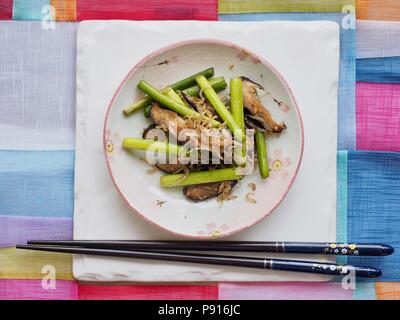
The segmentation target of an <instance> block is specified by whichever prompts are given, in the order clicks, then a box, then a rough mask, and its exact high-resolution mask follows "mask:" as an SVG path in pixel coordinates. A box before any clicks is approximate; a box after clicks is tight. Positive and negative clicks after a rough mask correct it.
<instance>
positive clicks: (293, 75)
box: [73, 21, 339, 282]
mask: <svg viewBox="0 0 400 320" xmlns="http://www.w3.org/2000/svg"><path fill="white" fill-rule="evenodd" d="M210 37H212V38H214V39H221V40H227V41H232V42H235V43H237V44H239V45H241V46H243V47H245V48H248V49H249V50H251V51H253V52H255V53H256V54H258V55H260V56H262V57H264V58H265V59H267V60H268V61H270V62H271V63H272V64H273V65H274V66H275V67H276V68H277V69H278V70H279V71H280V72H281V73H282V74H283V76H284V78H285V79H286V80H287V82H288V84H289V86H290V87H291V88H292V90H293V93H294V96H295V97H296V99H297V102H298V105H299V108H300V112H301V114H302V117H303V123H304V128H305V149H304V154H303V161H302V165H301V169H300V171H299V174H298V177H297V178H296V181H295V182H294V184H293V186H292V189H291V190H290V191H289V194H288V195H287V197H286V199H285V200H284V202H283V203H282V204H281V205H280V206H279V207H278V208H277V209H276V210H275V213H274V214H272V215H270V216H268V217H267V219H265V220H264V221H262V222H261V223H259V224H258V225H256V226H254V227H252V228H250V229H249V230H246V231H245V232H243V233H241V234H239V235H237V236H233V237H230V238H228V239H231V240H265V241H268V240H278V241H279V240H280V241H282V240H285V241H334V240H335V232H336V138H337V123H336V121H337V120H336V119H337V115H336V113H337V83H338V73H339V26H338V25H337V24H335V23H333V22H321V21H319V22H243V23H242V22H192V21H191V22H188V21H180V22H172V21H167V22H165V21H164V22H156V21H151V22H147V21H141V22H126V21H90V22H83V23H81V24H80V26H79V32H78V55H77V116H76V117H77V128H76V129H77V133H76V135H77V137H76V158H75V159H76V160H75V161H76V166H75V170H76V171H75V224H74V238H75V239H173V237H172V236H171V235H170V234H168V233H164V232H162V231H160V230H159V229H158V228H155V227H153V226H151V225H149V224H148V223H147V222H145V221H143V220H142V219H141V218H139V217H138V216H137V215H136V214H135V213H133V212H131V211H130V209H128V208H127V206H126V205H125V204H124V202H123V200H122V199H121V198H120V197H119V195H118V194H117V192H116V191H115V189H114V187H113V185H112V182H111V178H110V177H109V174H108V172H107V169H106V165H105V160H104V155H103V145H102V130H103V123H104V116H105V112H106V109H107V106H108V104H109V102H110V100H111V98H112V96H113V94H114V92H115V90H116V89H117V87H118V85H119V83H120V82H121V81H122V79H123V78H124V76H125V75H126V73H127V72H128V71H129V70H130V69H131V68H132V66H133V65H135V64H136V63H137V62H138V61H139V60H140V59H141V58H143V56H145V55H147V54H149V53H150V52H152V51H154V50H156V49H159V48H161V47H163V46H165V45H169V44H172V43H174V42H178V41H182V40H190V39H199V38H210ZM268 256H272V255H268ZM279 257H282V255H279ZM301 258H302V259H305V258H306V259H310V257H305V256H303V257H301ZM314 258H315V257H314ZM317 258H318V260H321V261H332V260H331V259H328V258H327V257H317ZM73 271H74V275H75V277H76V278H77V279H79V280H88V281H153V282H161V281H168V282H172V281H324V280H329V279H330V277H326V276H319V275H311V274H300V273H288V272H277V271H263V270H253V269H245V268H237V267H224V266H205V265H196V264H184V263H169V262H157V261H146V260H129V259H117V258H104V257H103V258H101V257H93V256H79V255H77V256H75V257H74V265H73Z"/></svg>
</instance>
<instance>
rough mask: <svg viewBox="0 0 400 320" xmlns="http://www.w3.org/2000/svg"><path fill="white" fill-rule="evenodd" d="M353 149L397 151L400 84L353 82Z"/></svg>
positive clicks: (399, 134)
mask: <svg viewBox="0 0 400 320" xmlns="http://www.w3.org/2000/svg"><path fill="white" fill-rule="evenodd" d="M356 115H357V149H359V150H379V151H400V85H399V84H380V83H362V82H360V83H357V110H356Z"/></svg>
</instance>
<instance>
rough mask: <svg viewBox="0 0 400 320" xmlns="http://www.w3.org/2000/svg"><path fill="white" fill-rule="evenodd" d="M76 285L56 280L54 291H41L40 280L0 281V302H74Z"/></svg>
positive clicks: (76, 295) (76, 293)
mask: <svg viewBox="0 0 400 320" xmlns="http://www.w3.org/2000/svg"><path fill="white" fill-rule="evenodd" d="M77 297H78V291H77V283H76V282H74V281H62V280H57V282H56V283H55V289H43V288H42V280H9V279H6V280H0V300H16V299H18V300H76V299H77Z"/></svg>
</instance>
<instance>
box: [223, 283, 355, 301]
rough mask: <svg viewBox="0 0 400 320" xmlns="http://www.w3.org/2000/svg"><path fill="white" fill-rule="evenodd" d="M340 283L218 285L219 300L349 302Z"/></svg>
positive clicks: (349, 291) (350, 297)
mask: <svg viewBox="0 0 400 320" xmlns="http://www.w3.org/2000/svg"><path fill="white" fill-rule="evenodd" d="M352 296H353V292H352V290H344V289H343V288H342V285H341V283H333V282H331V283H305V282H303V283H301V282H300V283H293V282H280V283H273V282H264V283H252V282H245V283H220V284H219V299H220V300H308V299H311V300H351V299H352Z"/></svg>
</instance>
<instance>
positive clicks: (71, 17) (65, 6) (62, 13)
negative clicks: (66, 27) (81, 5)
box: [50, 0, 79, 21]
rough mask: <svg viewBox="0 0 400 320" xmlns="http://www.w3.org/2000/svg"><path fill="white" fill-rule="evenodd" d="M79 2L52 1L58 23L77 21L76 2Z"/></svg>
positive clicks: (74, 0) (66, 0)
mask: <svg viewBox="0 0 400 320" xmlns="http://www.w3.org/2000/svg"><path fill="white" fill-rule="evenodd" d="M77 1H79V0H50V4H51V5H52V6H53V8H54V10H55V20H56V21H75V20H76V2H77Z"/></svg>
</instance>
